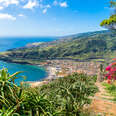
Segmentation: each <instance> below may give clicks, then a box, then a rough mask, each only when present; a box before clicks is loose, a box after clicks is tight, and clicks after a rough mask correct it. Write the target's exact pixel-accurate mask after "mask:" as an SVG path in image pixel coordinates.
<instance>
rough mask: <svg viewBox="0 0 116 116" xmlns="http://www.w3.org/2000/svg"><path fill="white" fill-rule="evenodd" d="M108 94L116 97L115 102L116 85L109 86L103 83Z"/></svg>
mask: <svg viewBox="0 0 116 116" xmlns="http://www.w3.org/2000/svg"><path fill="white" fill-rule="evenodd" d="M103 85H104V86H105V88H106V90H107V92H108V93H110V95H111V96H113V97H114V99H113V100H114V101H116V85H115V84H108V83H103Z"/></svg>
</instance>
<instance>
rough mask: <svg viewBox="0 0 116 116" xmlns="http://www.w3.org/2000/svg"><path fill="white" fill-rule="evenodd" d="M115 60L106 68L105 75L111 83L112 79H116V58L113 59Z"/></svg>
mask: <svg viewBox="0 0 116 116" xmlns="http://www.w3.org/2000/svg"><path fill="white" fill-rule="evenodd" d="M113 61H114V62H113V63H111V64H110V65H109V66H107V67H106V69H105V70H106V71H107V73H106V74H105V77H106V78H107V79H108V83H111V81H113V80H116V58H115V59H113Z"/></svg>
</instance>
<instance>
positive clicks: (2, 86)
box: [0, 69, 97, 116]
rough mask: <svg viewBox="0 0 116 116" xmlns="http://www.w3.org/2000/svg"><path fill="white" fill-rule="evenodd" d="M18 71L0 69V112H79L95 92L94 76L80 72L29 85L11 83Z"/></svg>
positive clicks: (57, 115) (67, 115)
mask: <svg viewBox="0 0 116 116" xmlns="http://www.w3.org/2000/svg"><path fill="white" fill-rule="evenodd" d="M19 73H20V72H17V73H15V74H13V75H9V73H8V72H7V69H2V70H1V71H0V90H1V91H0V115H1V116H20V115H21V116H27V115H28V116H82V113H83V108H84V106H85V105H87V104H89V103H90V101H91V100H90V96H93V95H94V94H95V93H96V92H97V87H96V86H95V80H96V79H95V77H90V76H87V75H84V74H73V75H70V76H68V77H64V78H59V79H56V80H54V81H52V82H50V83H49V84H47V85H43V86H41V87H38V88H34V89H32V88H25V87H24V86H23V85H21V86H17V85H15V83H14V79H16V76H17V74H19ZM83 115H84V114H83ZM86 116H87V115H86Z"/></svg>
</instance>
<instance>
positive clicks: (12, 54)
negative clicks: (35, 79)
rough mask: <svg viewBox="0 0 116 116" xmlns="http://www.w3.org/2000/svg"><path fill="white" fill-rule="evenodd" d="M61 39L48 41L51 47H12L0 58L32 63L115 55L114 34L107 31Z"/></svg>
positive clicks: (90, 58)
mask: <svg viewBox="0 0 116 116" xmlns="http://www.w3.org/2000/svg"><path fill="white" fill-rule="evenodd" d="M62 41H63V42H62ZM62 41H61V40H58V41H57V42H54V45H52V43H49V44H50V45H51V47H49V46H47V45H46V46H44V47H42V48H41V47H40V48H39V47H35V48H24V49H16V50H15V49H14V50H11V51H9V52H5V53H4V54H1V55H0V59H2V60H6V61H9V60H10V61H11V62H18V61H19V62H20V63H21V62H22V63H23V62H30V63H32V64H34V63H35V61H37V62H38V61H39V60H47V59H59V58H60V59H67V58H70V59H80V60H92V59H96V60H97V59H104V58H107V57H108V58H109V56H111V57H112V56H115V51H116V36H115V34H114V33H112V32H109V31H103V32H93V33H87V34H82V35H81V36H78V37H77V36H75V38H70V39H64V40H62ZM6 56H7V57H6ZM37 62H36V64H37ZM38 63H39V62H38Z"/></svg>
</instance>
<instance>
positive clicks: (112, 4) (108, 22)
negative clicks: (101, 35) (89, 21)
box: [100, 1, 116, 30]
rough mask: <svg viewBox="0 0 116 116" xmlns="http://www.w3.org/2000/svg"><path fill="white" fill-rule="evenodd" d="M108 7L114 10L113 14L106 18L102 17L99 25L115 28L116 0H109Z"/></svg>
mask: <svg viewBox="0 0 116 116" xmlns="http://www.w3.org/2000/svg"><path fill="white" fill-rule="evenodd" d="M110 8H112V9H113V10H114V12H113V14H112V15H111V16H110V17H109V18H108V19H104V20H103V21H102V22H101V24H100V26H102V27H105V28H107V29H110V30H116V1H110Z"/></svg>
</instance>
